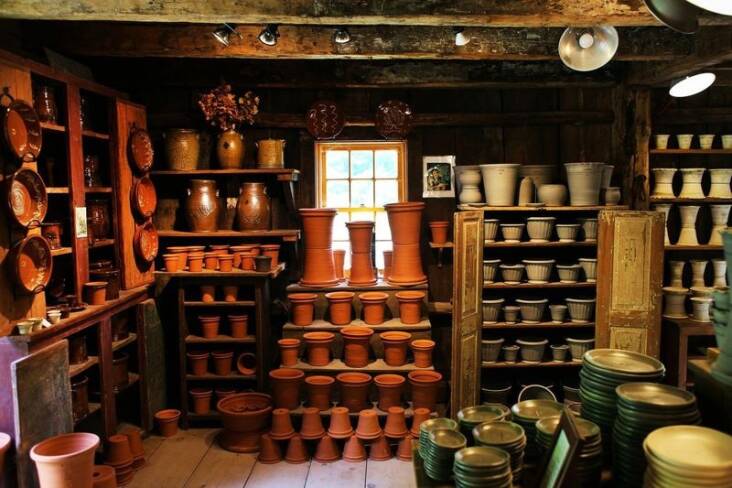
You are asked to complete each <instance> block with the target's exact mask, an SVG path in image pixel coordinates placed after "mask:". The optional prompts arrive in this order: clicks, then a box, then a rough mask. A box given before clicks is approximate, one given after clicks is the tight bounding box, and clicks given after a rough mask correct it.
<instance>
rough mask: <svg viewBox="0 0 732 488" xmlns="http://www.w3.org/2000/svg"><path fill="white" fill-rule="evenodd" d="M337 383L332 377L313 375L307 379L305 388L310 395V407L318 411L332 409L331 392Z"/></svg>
mask: <svg viewBox="0 0 732 488" xmlns="http://www.w3.org/2000/svg"><path fill="white" fill-rule="evenodd" d="M333 383H335V378H333V377H332V376H321V375H313V376H308V377H306V378H305V388H306V390H307V394H308V405H309V406H311V407H315V408H317V409H318V410H321V411H322V410H328V409H329V408H330V391H331V389H332V388H333Z"/></svg>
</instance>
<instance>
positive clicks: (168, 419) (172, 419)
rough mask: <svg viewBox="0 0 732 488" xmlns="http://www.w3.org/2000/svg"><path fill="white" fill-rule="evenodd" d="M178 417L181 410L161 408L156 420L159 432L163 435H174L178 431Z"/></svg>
mask: <svg viewBox="0 0 732 488" xmlns="http://www.w3.org/2000/svg"><path fill="white" fill-rule="evenodd" d="M178 419H180V410H175V409H173V408H170V409H167V410H160V411H159V412H157V413H156V414H155V422H157V424H158V432H160V435H161V436H163V437H173V436H174V435H175V434H177V433H178Z"/></svg>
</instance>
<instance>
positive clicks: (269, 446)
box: [257, 434, 282, 464]
mask: <svg viewBox="0 0 732 488" xmlns="http://www.w3.org/2000/svg"><path fill="white" fill-rule="evenodd" d="M257 461H258V462H260V463H262V464H275V463H279V462H280V461H282V452H280V446H279V444H277V442H275V440H274V439H272V438H271V437H270V436H269V435H268V434H262V436H261V437H260V439H259V456H257Z"/></svg>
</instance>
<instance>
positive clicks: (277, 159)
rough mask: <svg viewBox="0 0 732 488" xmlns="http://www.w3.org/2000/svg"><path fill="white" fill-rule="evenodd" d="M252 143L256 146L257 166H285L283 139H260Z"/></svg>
mask: <svg viewBox="0 0 732 488" xmlns="http://www.w3.org/2000/svg"><path fill="white" fill-rule="evenodd" d="M254 145H255V146H256V147H257V166H259V167H260V168H284V167H285V140H284V139H262V140H259V141H257V142H256V143H255V144H254Z"/></svg>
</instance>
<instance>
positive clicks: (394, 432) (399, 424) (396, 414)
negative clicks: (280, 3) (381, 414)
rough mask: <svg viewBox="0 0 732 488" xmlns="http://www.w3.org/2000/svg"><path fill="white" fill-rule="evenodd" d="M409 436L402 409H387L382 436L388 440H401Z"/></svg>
mask: <svg viewBox="0 0 732 488" xmlns="http://www.w3.org/2000/svg"><path fill="white" fill-rule="evenodd" d="M408 434H409V430H407V418H406V416H405V415H404V409H403V408H402V407H389V409H388V411H387V415H386V424H385V425H384V435H385V436H386V437H389V438H390V439H401V438H402V437H405V436H406V435H408Z"/></svg>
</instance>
